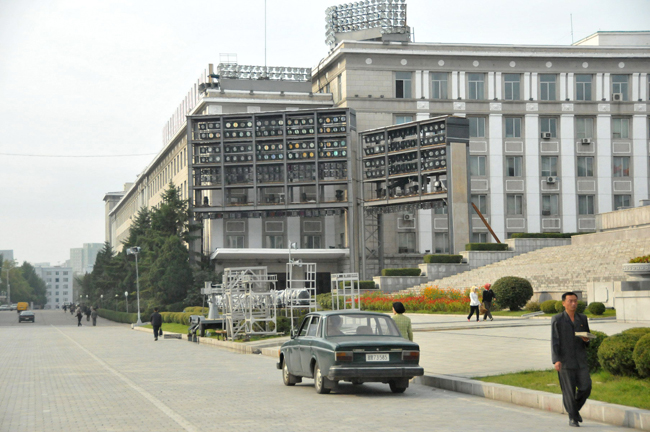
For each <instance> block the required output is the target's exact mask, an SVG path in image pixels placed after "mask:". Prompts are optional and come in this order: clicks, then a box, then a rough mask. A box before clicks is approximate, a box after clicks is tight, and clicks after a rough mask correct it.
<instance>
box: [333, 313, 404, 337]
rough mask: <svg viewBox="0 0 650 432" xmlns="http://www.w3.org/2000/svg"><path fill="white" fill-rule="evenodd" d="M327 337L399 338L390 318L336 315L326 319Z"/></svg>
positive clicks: (393, 322)
mask: <svg viewBox="0 0 650 432" xmlns="http://www.w3.org/2000/svg"><path fill="white" fill-rule="evenodd" d="M326 332H327V336H355V335H371V336H372V335H378V336H400V333H399V330H397V326H396V325H395V321H393V320H392V319H391V318H390V317H387V316H382V315H370V314H368V315H364V314H337V315H330V316H328V317H327V326H326Z"/></svg>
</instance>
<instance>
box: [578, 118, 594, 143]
mask: <svg viewBox="0 0 650 432" xmlns="http://www.w3.org/2000/svg"><path fill="white" fill-rule="evenodd" d="M593 137H594V119H592V118H588V117H576V138H578V139H580V138H593Z"/></svg>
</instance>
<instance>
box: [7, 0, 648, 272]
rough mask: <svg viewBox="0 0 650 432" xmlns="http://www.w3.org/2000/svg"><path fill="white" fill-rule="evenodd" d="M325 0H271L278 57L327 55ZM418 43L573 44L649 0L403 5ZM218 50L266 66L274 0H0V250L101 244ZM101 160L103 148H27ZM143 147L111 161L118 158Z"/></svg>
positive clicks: (643, 13) (272, 45)
mask: <svg viewBox="0 0 650 432" xmlns="http://www.w3.org/2000/svg"><path fill="white" fill-rule="evenodd" d="M338 3H341V2H337V1H329V0H268V3H267V41H268V42H267V44H268V54H267V55H268V62H267V64H268V65H269V66H296V67H298V66H300V67H311V66H314V65H315V64H316V63H317V62H318V61H319V60H320V59H321V58H322V57H323V56H324V55H326V54H327V48H326V46H325V43H324V33H325V29H324V25H325V21H324V12H325V9H326V8H327V7H328V6H330V5H333V4H338ZM407 5H408V24H409V25H410V26H411V27H413V28H414V33H415V39H416V41H417V42H446V43H496V44H535V45H537V44H539V45H569V44H571V20H570V14H573V31H574V40H579V39H581V38H583V37H585V36H587V35H589V34H591V33H593V32H595V31H598V30H648V29H650V2H649V1H647V0H618V1H614V0H612V1H604V0H589V1H570V0H545V1H533V0H528V1H510V0H508V1H506V0H496V1H495V0H493V1H485V0H456V1H453V2H441V1H431V0H407ZM220 53H237V55H238V60H239V63H241V64H252V65H263V64H264V0H237V1H223V0H212V1H192V0H185V1H182V2H181V1H171V0H156V1H153V0H136V1H134V0H131V1H126V0H121V1H120V0H102V1H97V0H90V1H89V0H47V1H45V0H43V1H40V0H0V250H2V249H13V250H14V257H15V258H16V259H17V260H18V261H19V262H22V261H24V260H26V261H29V262H32V263H35V262H50V263H52V264H58V263H63V262H64V261H65V260H67V259H68V258H69V254H70V248H73V247H81V245H82V244H83V243H94V242H98V243H101V242H103V241H104V202H103V201H102V198H103V196H104V194H105V193H106V192H109V191H118V190H121V189H122V185H123V183H125V182H130V181H133V180H134V179H135V177H136V175H137V174H138V173H140V172H141V171H142V170H143V169H144V167H145V166H146V165H147V164H148V163H149V162H150V161H151V159H152V157H153V155H154V154H156V153H157V152H158V151H159V150H160V149H161V146H162V138H161V131H162V127H163V126H164V124H165V122H166V121H167V120H168V119H169V117H170V116H171V114H172V113H173V111H174V110H175V109H176V107H177V106H178V104H179V103H180V101H181V100H182V98H183V97H184V96H185V94H186V93H187V91H188V90H189V88H190V86H191V85H192V83H193V82H195V81H196V80H197V78H198V77H199V76H200V74H201V73H202V71H203V70H204V69H205V68H206V67H207V65H208V63H214V64H216V63H218V62H219V54H220ZM10 154H29V155H39V156H103V157H92V158H89V157H74V158H71V157H27V156H13V155H10ZM133 154H144V156H130V157H107V156H108V155H133Z"/></svg>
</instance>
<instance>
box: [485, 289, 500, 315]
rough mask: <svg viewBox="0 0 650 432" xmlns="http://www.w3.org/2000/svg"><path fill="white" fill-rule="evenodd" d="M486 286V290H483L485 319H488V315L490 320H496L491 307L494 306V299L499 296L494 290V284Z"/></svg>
mask: <svg viewBox="0 0 650 432" xmlns="http://www.w3.org/2000/svg"><path fill="white" fill-rule="evenodd" d="M484 288H485V290H483V307H484V308H485V314H484V315H483V321H487V318H488V316H489V317H490V321H494V318H492V312H490V309H491V308H492V300H494V299H495V298H497V296H495V295H494V291H492V285H490V284H485V287H484Z"/></svg>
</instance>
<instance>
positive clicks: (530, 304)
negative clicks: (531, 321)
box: [524, 300, 541, 312]
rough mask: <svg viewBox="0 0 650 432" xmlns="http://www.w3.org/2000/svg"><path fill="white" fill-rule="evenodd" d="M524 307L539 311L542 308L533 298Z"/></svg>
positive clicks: (531, 310) (529, 310) (530, 310)
mask: <svg viewBox="0 0 650 432" xmlns="http://www.w3.org/2000/svg"><path fill="white" fill-rule="evenodd" d="M524 309H526V310H527V311H528V312H539V311H540V310H541V308H540V305H539V303H538V302H536V301H532V300H531V301H529V302H528V303H526V306H524Z"/></svg>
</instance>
